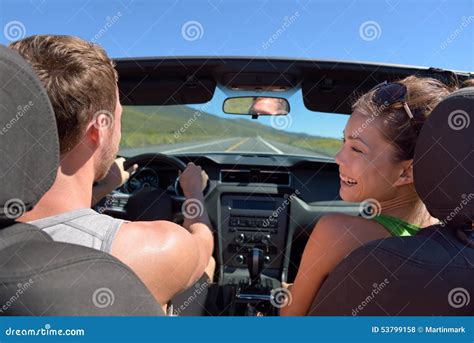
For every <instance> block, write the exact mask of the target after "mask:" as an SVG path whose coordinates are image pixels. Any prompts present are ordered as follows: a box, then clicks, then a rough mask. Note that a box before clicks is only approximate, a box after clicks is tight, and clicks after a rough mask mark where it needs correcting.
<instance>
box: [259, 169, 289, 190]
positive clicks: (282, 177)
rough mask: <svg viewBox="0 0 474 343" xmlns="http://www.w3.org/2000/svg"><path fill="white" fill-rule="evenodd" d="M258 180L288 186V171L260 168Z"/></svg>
mask: <svg viewBox="0 0 474 343" xmlns="http://www.w3.org/2000/svg"><path fill="white" fill-rule="evenodd" d="M260 182H261V183H275V184H277V185H285V186H289V185H290V173H286V172H274V171H264V170H262V171H261V172H260Z"/></svg>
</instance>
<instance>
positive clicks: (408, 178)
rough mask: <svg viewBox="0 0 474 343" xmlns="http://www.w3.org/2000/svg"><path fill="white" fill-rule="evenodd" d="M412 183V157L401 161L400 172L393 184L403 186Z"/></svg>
mask: <svg viewBox="0 0 474 343" xmlns="http://www.w3.org/2000/svg"><path fill="white" fill-rule="evenodd" d="M411 183H413V159H411V160H406V161H402V162H401V173H400V176H399V177H398V180H397V181H396V182H395V184H394V186H403V185H408V184H411Z"/></svg>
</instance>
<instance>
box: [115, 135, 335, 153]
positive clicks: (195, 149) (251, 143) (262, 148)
mask: <svg viewBox="0 0 474 343" xmlns="http://www.w3.org/2000/svg"><path fill="white" fill-rule="evenodd" d="M150 152H160V153H163V154H187V153H203V154H206V153H215V152H218V153H263V154H274V155H306V156H312V157H322V158H325V157H326V158H327V157H328V155H326V154H324V153H318V152H315V151H311V150H305V149H302V148H298V147H293V146H291V145H288V144H284V143H280V142H276V141H272V140H269V139H263V138H262V137H260V136H256V137H234V138H226V139H218V140H212V141H199V142H186V143H178V144H173V145H158V146H147V147H144V148H130V149H123V150H121V151H120V154H122V155H125V156H135V155H139V154H145V153H150Z"/></svg>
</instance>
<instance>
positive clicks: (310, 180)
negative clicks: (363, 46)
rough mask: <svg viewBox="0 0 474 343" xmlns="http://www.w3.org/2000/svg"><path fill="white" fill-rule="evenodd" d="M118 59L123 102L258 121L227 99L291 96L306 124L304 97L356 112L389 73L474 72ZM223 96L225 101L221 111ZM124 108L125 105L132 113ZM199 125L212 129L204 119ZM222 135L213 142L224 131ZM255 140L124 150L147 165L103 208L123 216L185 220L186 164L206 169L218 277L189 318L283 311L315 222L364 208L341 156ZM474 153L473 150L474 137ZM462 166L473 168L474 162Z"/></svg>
mask: <svg viewBox="0 0 474 343" xmlns="http://www.w3.org/2000/svg"><path fill="white" fill-rule="evenodd" d="M116 64H117V70H118V73H119V75H120V79H119V89H120V94H121V102H122V105H123V106H124V108H132V109H142V110H143V111H144V112H145V109H147V108H158V109H159V110H158V111H157V113H158V112H159V111H160V110H162V111H163V110H164V109H166V108H176V107H179V106H187V105H196V104H204V105H203V106H204V108H205V109H208V108H217V109H219V110H222V111H223V112H224V113H229V111H230V112H232V110H233V111H234V113H235V114H237V115H238V117H242V115H243V114H248V116H251V119H250V118H249V121H250V120H255V119H257V121H258V120H260V119H261V116H262V114H258V113H257V114H256V113H250V111H249V113H246V107H245V109H244V110H243V111H240V110H239V108H238V106H236V107H234V108H232V106H228V105H229V104H228V100H229V99H231V100H233V99H239V98H242V99H244V98H245V97H247V98H254V99H255V98H257V97H269V98H273V97H281V98H283V99H285V100H287V102H288V103H289V106H288V108H287V109H288V110H289V113H290V114H291V115H292V120H298V115H299V114H300V113H294V112H292V109H293V108H298V106H293V105H294V104H295V103H297V102H298V101H300V102H301V103H302V104H304V109H305V110H306V111H308V112H314V113H316V112H319V113H327V114H329V115H333V117H334V118H335V117H341V116H343V117H345V118H347V117H348V115H349V114H350V113H351V101H352V100H353V99H355V98H356V97H357V95H359V94H362V93H364V92H366V91H368V90H369V89H371V88H372V87H373V86H375V85H376V84H378V83H380V82H382V81H384V80H388V81H394V80H397V79H401V78H404V77H406V76H408V75H413V74H416V75H418V76H429V77H434V78H436V79H439V80H441V81H442V82H444V83H446V84H451V83H453V82H462V81H463V80H465V79H467V78H469V77H471V76H472V75H471V74H469V73H464V72H453V71H448V70H440V69H436V68H421V67H409V66H397V65H381V64H374V63H351V62H337V61H335V62H331V61H312V60H285V59H258V58H216V57H205V58H144V59H133V60H130V59H118V60H116ZM219 95H220V96H219ZM213 102H218V103H217V105H215V106H214V107H212V105H211V104H212V103H213ZM471 106H472V104H471ZM240 108H242V107H240ZM441 111H442V113H443V115H446V111H445V110H441ZM199 115H200V114H199V113H198V116H199ZM126 116H127V113H126V111H125V112H124V116H123V118H125V117H126ZM202 117H203V118H204V115H203V116H202ZM206 119H207V117H206ZM123 120H125V119H123ZM201 123H202V124H201V125H204V130H205V125H206V123H205V122H201ZM191 124H193V123H192V122H191V123H190V125H191ZM427 130H429V129H427ZM466 131H467V130H466ZM445 134H446V135H448V134H449V135H452V134H453V133H452V132H449V131H445ZM217 135H218V134H217V133H216V137H214V140H217V139H218V138H223V137H224V138H225V135H223V136H217ZM230 135H231V134H230ZM426 135H427V136H429V135H430V134H429V133H427V134H426ZM450 137H451V136H450ZM250 139H253V143H252V144H251V145H249V144H248V141H247V143H242V141H240V142H238V143H237V145H239V144H241V143H242V144H243V146H246V149H245V150H242V151H241V152H240V150H239V149H237V150H233V149H230V150H232V151H230V152H229V149H225V150H224V149H219V148H218V147H216V145H219V144H221V145H225V144H226V143H225V142H220V143H215V144H214V143H209V144H210V146H209V145H208V146H204V145H200V144H197V145H196V144H195V145H194V147H181V146H179V145H176V146H173V147H172V148H171V149H170V148H168V151H167V152H160V151H163V150H160V149H158V148H157V147H155V146H153V145H150V146H144V147H138V148H132V149H122V150H121V154H122V155H123V156H125V157H126V158H127V162H126V167H129V166H131V165H133V164H138V166H139V169H138V170H137V172H135V174H133V175H132V176H131V178H130V180H128V182H127V183H126V184H125V185H123V186H122V187H120V188H119V189H117V190H116V191H114V192H113V193H112V194H110V195H109V196H108V197H107V198H106V199H104V200H103V201H102V203H99V204H98V208H100V209H101V210H102V211H103V213H105V214H108V215H111V216H114V217H119V218H124V219H130V220H156V219H167V220H173V221H175V222H177V223H180V222H181V221H182V214H181V213H180V212H181V210H182V204H183V201H184V197H183V195H182V191H181V190H180V187H179V184H178V182H177V178H178V172H179V171H180V170H181V171H182V170H183V169H184V168H185V165H186V163H188V162H194V163H195V164H198V165H200V166H202V168H203V169H204V170H205V171H206V172H207V174H208V175H209V182H208V185H207V186H206V188H205V190H204V193H205V204H204V205H205V208H206V210H207V211H208V213H209V216H210V219H211V223H212V226H213V230H214V237H215V251H214V258H215V260H216V262H217V268H216V275H215V276H214V283H212V284H211V285H210V286H209V287H207V288H206V292H204V293H203V294H200V297H201V298H200V300H199V301H197V302H194V304H192V305H191V306H187V307H186V309H185V310H184V311H182V312H180V315H220V316H222V315H238V316H241V315H278V308H276V307H275V306H272V305H271V300H272V299H274V298H275V296H277V295H276V294H275V292H274V291H275V289H280V288H281V287H282V286H281V285H282V282H286V283H291V282H293V280H294V277H295V275H296V272H297V270H298V265H299V263H300V259H301V256H302V253H303V249H304V246H305V244H306V242H307V239H308V237H309V235H310V233H311V231H312V229H313V227H314V225H315V223H316V222H317V220H318V219H319V218H320V217H321V216H322V215H324V214H326V213H332V212H341V213H346V214H351V215H360V213H359V212H360V209H359V204H356V203H347V202H344V201H342V200H341V199H340V197H339V175H338V166H337V165H336V164H335V162H334V158H333V156H331V154H328V153H326V154H324V153H317V154H316V153H315V154H303V153H301V152H302V150H299V149H295V150H291V149H289V148H287V146H284V145H278V143H277V142H276V141H270V142H271V144H265V143H268V141H269V140H268V139H266V138H265V141H264V145H265V146H270V148H271V149H270V150H268V149H267V148H266V147H265V146H262V145H261V144H260V145H259V143H258V140H262V138H261V137H260V136H256V137H254V138H250ZM466 139H468V134H467V133H464V136H463V140H461V141H458V143H457V144H459V145H463V144H464V148H466V146H465V144H466ZM122 140H123V137H122ZM471 142H472V140H471ZM246 144H247V145H246ZM449 147H450V146H449ZM453 149H457V146H453ZM466 149H467V150H465V151H470V150H469V149H471V150H472V145H471V147H467V148H466ZM433 154H437V152H436V153H435V152H433ZM436 156H438V155H436ZM463 163H468V164H469V163H470V165H469V166H471V167H472V158H471V159H470V160H468V161H464V162H463ZM468 164H466V165H468ZM425 168H428V169H429V168H430V167H425ZM466 168H467V170H472V168H471V169H469V168H468V167H466ZM441 175H442V174H439V175H438V176H437V177H439V178H441ZM456 180H457V182H460V184H461V185H462V187H463V190H464V192H466V191H468V190H469V188H470V187H471V189H472V176H469V177H464V178H462V181H460V180H461V178H457V179H456ZM150 186H151V187H150ZM157 199H158V200H157ZM471 209H472V207H471ZM275 213H276V214H277V215H275ZM471 213H472V212H471ZM420 239H421V238H420ZM387 244H388V243H387ZM364 270H366V269H365V268H364ZM342 274H344V272H342ZM202 282H203V280H200V281H199V282H198V285H200V284H202ZM328 287H329V286H328ZM348 287H352V286H348ZM193 289H194V288H193V287H191V289H190V290H189V292H184V293H183V294H181V295H179V296H177V297H176V299H174V300H173V301H172V303H173V304H174V306H175V308H176V307H179V306H180V304H182V303H183V302H184V301H185V300H186V299H189V297H190V296H193ZM331 289H332V288H331ZM338 294H339V293H338V292H336V293H334V297H335V298H337V297H338ZM348 294H349V293H348ZM345 300H346V301H347V300H348V299H345ZM349 303H350V302H348V304H349ZM407 311H408V310H407ZM321 313H323V312H321ZM324 313H325V312H324ZM382 314H383V313H382Z"/></svg>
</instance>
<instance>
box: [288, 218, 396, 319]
mask: <svg viewBox="0 0 474 343" xmlns="http://www.w3.org/2000/svg"><path fill="white" fill-rule="evenodd" d="M374 224H375V225H374ZM389 236H390V235H389V233H388V232H387V231H386V230H385V229H384V228H383V227H381V226H380V224H378V223H375V222H373V221H370V220H367V219H364V218H360V217H353V216H349V215H345V214H330V215H326V216H323V217H322V218H321V219H320V220H319V221H318V222H317V224H316V226H315V227H314V229H313V232H312V233H311V236H310V238H309V240H308V243H307V244H306V247H305V249H304V253H303V257H302V259H301V263H300V267H299V269H298V274H297V275H296V279H295V282H294V284H293V285H292V286H291V287H290V289H289V290H290V292H291V303H290V304H289V305H287V306H286V307H283V308H282V309H281V310H280V314H281V315H282V316H304V315H306V314H307V313H308V311H309V308H310V306H311V304H312V303H313V300H314V298H315V297H316V294H317V293H318V291H319V289H320V288H321V285H322V283H323V282H324V280H325V278H326V277H327V276H328V275H329V273H330V272H331V271H332V270H333V269H334V268H335V267H336V266H337V265H338V264H339V262H341V261H342V260H343V259H344V257H346V256H347V255H348V254H349V253H351V252H352V251H354V250H355V249H357V248H358V247H360V246H361V245H363V244H365V243H367V242H370V241H373V240H376V239H380V238H384V237H389Z"/></svg>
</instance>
